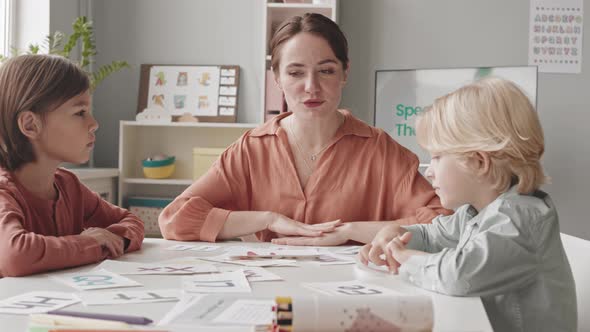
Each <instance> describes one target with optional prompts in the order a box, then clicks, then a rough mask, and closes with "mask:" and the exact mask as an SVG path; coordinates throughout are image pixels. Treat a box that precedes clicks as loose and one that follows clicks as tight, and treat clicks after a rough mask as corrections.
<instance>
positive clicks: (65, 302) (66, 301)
mask: <svg viewBox="0 0 590 332" xmlns="http://www.w3.org/2000/svg"><path fill="white" fill-rule="evenodd" d="M78 302H80V300H79V299H78V298H77V297H76V296H74V295H73V294H70V293H64V292H29V293H25V294H20V295H17V296H13V297H11V298H8V299H5V300H1V301H0V313H5V314H17V315H28V314H39V313H44V312H47V311H51V310H57V309H61V308H63V307H67V306H69V305H72V304H74V303H78Z"/></svg>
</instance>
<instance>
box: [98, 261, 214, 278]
mask: <svg viewBox="0 0 590 332" xmlns="http://www.w3.org/2000/svg"><path fill="white" fill-rule="evenodd" d="M99 269H105V270H108V271H111V272H114V273H118V274H123V275H139V274H169V275H177V274H197V273H211V272H218V269H217V267H215V265H213V264H206V263H201V264H195V263H184V264H182V263H132V262H120V261H114V260H105V261H104V262H102V263H101V264H100V265H99V266H98V267H97V269H96V270H99Z"/></svg>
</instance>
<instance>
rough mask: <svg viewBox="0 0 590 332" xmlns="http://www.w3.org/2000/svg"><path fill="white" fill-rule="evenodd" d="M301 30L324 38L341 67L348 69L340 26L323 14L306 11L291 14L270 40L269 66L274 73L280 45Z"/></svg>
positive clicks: (345, 44)
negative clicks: (304, 12) (301, 13)
mask: <svg viewBox="0 0 590 332" xmlns="http://www.w3.org/2000/svg"><path fill="white" fill-rule="evenodd" d="M301 32H308V33H311V34H314V35H316V36H319V37H322V38H323V39H325V40H326V42H328V44H329V45H330V48H331V49H332V52H334V55H336V58H338V60H340V62H342V69H343V70H346V69H348V41H347V40H346V37H345V36H344V33H343V32H342V30H340V27H338V25H337V24H336V23H335V22H334V21H332V20H331V19H329V18H327V17H326V16H324V15H321V14H316V13H307V14H304V15H303V16H293V17H291V18H290V19H288V20H286V21H284V22H283V23H281V25H280V26H279V27H278V28H277V30H276V32H275V33H274V35H273V37H272V39H271V40H270V54H271V66H272V69H273V72H274V73H275V75H276V74H277V73H278V70H279V64H280V61H281V56H280V53H281V46H282V45H283V44H284V43H285V42H286V41H288V40H289V39H291V38H293V37H294V36H295V35H297V34H298V33H301Z"/></svg>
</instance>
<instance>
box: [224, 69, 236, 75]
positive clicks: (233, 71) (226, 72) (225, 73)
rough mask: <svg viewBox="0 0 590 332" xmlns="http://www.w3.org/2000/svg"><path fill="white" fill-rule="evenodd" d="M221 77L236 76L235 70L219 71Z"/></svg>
mask: <svg viewBox="0 0 590 332" xmlns="http://www.w3.org/2000/svg"><path fill="white" fill-rule="evenodd" d="M221 76H236V70H235V69H221Z"/></svg>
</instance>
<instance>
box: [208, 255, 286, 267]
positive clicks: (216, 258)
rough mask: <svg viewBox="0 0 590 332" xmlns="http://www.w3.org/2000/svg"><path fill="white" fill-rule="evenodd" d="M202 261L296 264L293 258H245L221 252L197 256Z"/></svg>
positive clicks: (261, 264) (277, 264)
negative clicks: (216, 254)
mask: <svg viewBox="0 0 590 332" xmlns="http://www.w3.org/2000/svg"><path fill="white" fill-rule="evenodd" d="M199 259H202V260H204V261H211V262H218V263H226V264H237V265H243V266H250V267H252V266H260V267H262V266H297V261H296V260H294V259H278V258H277V259H275V258H273V259H254V258H253V257H247V258H234V259H232V258H230V256H229V254H227V253H226V254H222V255H218V256H208V257H199Z"/></svg>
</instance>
